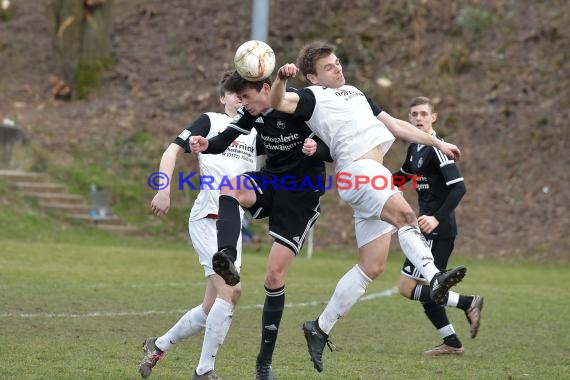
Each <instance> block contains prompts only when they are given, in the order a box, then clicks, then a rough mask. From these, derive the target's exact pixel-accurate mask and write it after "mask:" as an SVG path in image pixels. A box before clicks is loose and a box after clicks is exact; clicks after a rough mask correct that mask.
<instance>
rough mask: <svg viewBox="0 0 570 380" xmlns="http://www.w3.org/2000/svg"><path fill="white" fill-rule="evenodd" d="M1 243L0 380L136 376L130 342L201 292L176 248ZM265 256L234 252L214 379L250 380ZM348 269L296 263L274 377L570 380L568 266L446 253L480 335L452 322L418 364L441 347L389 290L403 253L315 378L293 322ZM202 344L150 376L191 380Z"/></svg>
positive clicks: (347, 262)
mask: <svg viewBox="0 0 570 380" xmlns="http://www.w3.org/2000/svg"><path fill="white" fill-rule="evenodd" d="M93 240H94V239H90V240H89V242H88V244H84V243H82V242H81V241H77V242H75V241H73V242H71V243H57V242H49V243H45V242H30V241H29V242H24V241H22V240H21V239H20V240H19V241H16V240H9V239H4V240H2V241H0V244H1V247H2V248H1V251H0V343H1V344H0V357H1V360H0V363H1V364H0V378H1V379H137V378H140V377H139V374H138V362H139V360H140V358H141V354H142V350H141V347H140V345H141V342H142V341H143V340H144V338H146V337H147V336H157V335H160V334H162V333H163V332H165V331H166V329H167V328H169V327H170V326H171V325H172V324H173V323H174V322H175V321H176V320H177V319H178V318H179V317H180V316H181V315H182V313H183V312H184V311H185V310H186V309H187V308H189V307H192V306H194V305H196V304H197V303H199V302H200V301H201V298H202V294H203V283H204V279H203V272H202V271H201V268H199V267H198V265H197V262H196V259H195V257H194V255H193V253H192V252H191V251H190V248H189V247H188V246H186V245H185V244H175V243H169V244H168V245H164V246H163V245H161V244H160V243H159V242H156V241H151V242H149V241H138V240H135V239H133V240H132V241H129V244H108V243H97V242H96V241H93ZM265 259H266V256H265V254H262V253H249V252H246V254H245V258H244V261H245V267H244V270H243V287H244V295H243V297H242V300H241V302H240V305H239V306H238V308H237V310H236V313H235V316H234V322H233V325H232V328H231V330H230V333H229V335H228V337H227V339H226V342H225V344H224V346H223V347H222V349H221V350H220V352H219V354H218V357H217V361H216V364H217V365H216V368H217V372H218V373H219V375H220V376H222V377H223V378H224V379H237V380H241V379H253V378H254V363H255V357H256V354H257V348H258V343H259V325H260V310H261V309H260V305H261V304H262V303H263V299H264V294H263V287H262V281H263V271H264V268H265ZM354 262H355V257H354V256H349V255H347V254H343V253H334V254H327V253H324V252H317V254H316V255H315V257H314V258H313V259H312V260H310V261H309V260H307V259H306V258H305V257H304V256H302V257H299V258H297V260H296V262H295V263H294V265H293V268H292V269H291V271H290V276H289V280H288V283H287V304H288V307H287V308H286V310H285V314H284V318H283V322H282V325H281V329H280V335H279V341H278V343H277V351H276V355H275V358H274V363H273V367H274V374H275V376H276V377H277V378H278V379H279V380H287V379H295V380H297V379H305V380H309V379H564V378H566V379H569V378H570V338H569V335H570V290H569V287H568V279H569V273H570V272H569V269H570V268H569V267H568V265H555V264H541V263H536V262H509V263H506V262H499V261H490V260H476V259H469V260H467V259H463V258H455V259H454V260H453V262H452V263H451V264H460V263H461V264H466V265H468V267H469V272H468V275H467V277H466V279H465V281H464V282H463V283H462V284H461V285H460V286H459V287H458V290H459V291H462V292H465V293H478V294H482V295H484V296H485V309H484V311H483V319H482V326H481V331H480V334H479V336H478V337H477V339H475V340H471V339H470V338H469V337H468V325H467V322H466V320H465V317H464V314H463V312H461V311H460V310H453V309H452V310H450V311H449V315H450V317H451V320H452V321H453V322H454V326H455V329H456V330H457V332H458V334H459V337H460V338H461V339H462V341H463V344H464V346H465V348H466V353H465V355H464V356H462V357H444V358H431V359H426V358H422V357H421V356H420V355H419V354H420V352H421V351H422V350H424V349H427V348H429V347H431V346H435V345H437V344H438V343H439V338H438V336H437V334H436V332H435V331H434V330H433V329H432V328H431V326H430V325H429V322H428V321H427V319H426V318H425V317H424V315H423V311H422V309H421V307H420V306H419V305H418V304H417V303H415V302H412V301H409V300H405V299H403V298H402V297H400V296H398V295H396V294H392V290H393V288H394V285H395V283H396V279H397V276H398V273H399V269H400V263H401V256H400V255H399V254H394V255H392V258H391V260H390V264H389V265H388V269H387V271H386V273H385V274H384V275H383V276H382V277H381V278H380V279H379V280H377V281H376V282H375V283H373V284H372V285H371V286H370V287H369V288H368V291H367V297H368V298H366V299H363V300H362V301H360V302H359V303H358V304H357V305H356V306H355V307H354V308H353V309H352V311H351V312H350V313H349V314H348V315H347V316H346V317H345V318H344V320H341V321H339V323H338V324H337V325H336V328H335V329H334V330H333V333H332V335H331V339H332V340H333V341H334V342H335V344H336V345H337V347H338V351H336V352H334V353H331V352H329V351H325V357H324V361H325V372H323V373H321V374H319V373H317V372H316V371H315V370H314V369H313V368H312V365H311V363H310V362H309V360H308V354H307V353H306V346H305V341H304V339H303V336H302V333H301V330H300V325H301V323H302V322H303V321H305V320H307V319H311V318H314V317H315V316H317V315H318V313H319V312H320V311H321V310H322V308H323V305H324V302H325V301H326V300H327V299H328V298H329V297H330V294H331V292H332V290H333V288H334V286H335V284H336V282H337V280H338V278H339V277H340V276H341V275H342V274H343V273H344V272H345V271H346V270H347V269H348V268H349V267H350V266H351V265H353V264H354ZM200 348H201V335H200V336H195V337H191V338H190V339H189V340H188V341H186V342H184V343H182V344H180V345H178V346H177V347H175V348H174V349H173V350H172V351H170V352H169V353H168V355H167V356H166V358H165V360H163V361H161V362H159V364H158V365H157V367H156V368H155V370H154V372H153V375H152V376H151V379H153V378H154V379H189V378H190V377H191V374H192V371H193V370H194V368H195V365H196V364H197V362H198V357H199V350H200Z"/></svg>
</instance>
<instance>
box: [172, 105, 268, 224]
mask: <svg viewBox="0 0 570 380" xmlns="http://www.w3.org/2000/svg"><path fill="white" fill-rule="evenodd" d="M208 121H209V128H208V126H207V124H208ZM231 121H232V118H231V117H229V116H228V115H226V114H222V113H216V112H207V113H205V114H203V115H202V116H201V117H200V118H199V119H198V120H197V122H198V123H199V124H201V125H200V126H199V127H198V128H193V125H191V126H190V127H188V128H187V129H185V130H184V131H182V132H181V133H180V135H179V136H178V137H177V138H176V140H175V141H174V142H175V143H176V144H178V145H180V146H181V147H183V148H184V149H185V151H186V152H190V150H189V142H188V140H189V139H190V136H192V135H193V133H192V130H193V129H194V130H195V131H196V130H198V131H200V133H198V134H200V135H204V137H206V138H211V137H214V136H216V135H218V133H220V132H222V131H223V130H225V129H226V127H227V126H228V125H229V124H230V122H231ZM198 123H196V122H195V124H198ZM194 134H196V133H194ZM256 138H257V132H256V131H255V130H253V131H252V132H251V133H250V134H248V135H239V136H238V137H237V138H236V139H235V140H234V141H233V142H232V144H231V145H230V146H229V147H228V148H227V149H226V150H225V151H224V152H223V153H221V154H202V153H200V154H198V164H199V166H200V173H199V174H200V184H201V185H200V184H197V185H196V187H198V186H200V187H199V188H200V192H199V193H198V196H197V197H196V200H195V202H194V206H192V210H191V211H190V221H194V220H198V219H202V218H205V217H206V216H207V215H209V214H217V213H218V205H219V200H218V198H219V196H220V184H222V185H223V184H226V186H229V180H230V179H231V178H233V177H235V176H237V175H238V174H241V173H244V172H249V171H252V170H255V167H256V163H257V158H256V156H257V148H256ZM240 212H242V213H243V211H242V210H241V209H240Z"/></svg>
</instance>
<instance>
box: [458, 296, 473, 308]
mask: <svg viewBox="0 0 570 380" xmlns="http://www.w3.org/2000/svg"><path fill="white" fill-rule="evenodd" d="M473 298H475V297H473V296H464V295H463V294H460V295H459V301H457V308H458V309H461V310H467V309H469V308H470V307H471V303H472V302H473Z"/></svg>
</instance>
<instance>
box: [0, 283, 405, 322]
mask: <svg viewBox="0 0 570 380" xmlns="http://www.w3.org/2000/svg"><path fill="white" fill-rule="evenodd" d="M396 293H398V288H397V287H395V286H394V287H393V288H389V289H386V290H383V291H381V292H378V293H371V294H368V295H365V296H363V297H361V298H360V301H371V300H375V299H377V298H383V297H389V296H391V295H394V294H396ZM324 304H326V302H324V301H311V302H299V303H288V304H286V305H285V307H286V308H292V307H307V306H317V305H324ZM237 308H238V309H262V308H263V305H262V304H257V305H244V306H240V305H239V304H238V306H237ZM187 311H188V310H170V311H159V310H148V311H119V312H110V311H109V312H107V311H93V312H90V313H20V314H16V313H0V318H97V317H108V318H113V317H133V316H137V317H138V316H145V315H157V314H158V315H161V314H181V313H185V312H187Z"/></svg>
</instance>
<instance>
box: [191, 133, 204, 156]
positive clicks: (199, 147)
mask: <svg viewBox="0 0 570 380" xmlns="http://www.w3.org/2000/svg"><path fill="white" fill-rule="evenodd" d="M189 143H190V150H191V151H192V153H200V152H203V151H205V150H206V149H208V139H207V138H205V137H204V136H192V137H190V139H189Z"/></svg>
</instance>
